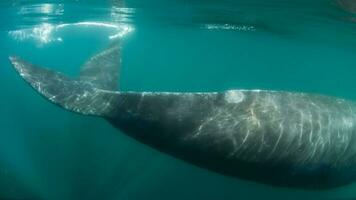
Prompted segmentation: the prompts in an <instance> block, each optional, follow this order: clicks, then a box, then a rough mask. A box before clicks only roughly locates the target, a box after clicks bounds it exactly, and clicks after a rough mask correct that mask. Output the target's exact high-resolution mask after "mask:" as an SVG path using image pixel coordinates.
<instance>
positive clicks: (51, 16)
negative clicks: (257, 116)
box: [0, 0, 356, 200]
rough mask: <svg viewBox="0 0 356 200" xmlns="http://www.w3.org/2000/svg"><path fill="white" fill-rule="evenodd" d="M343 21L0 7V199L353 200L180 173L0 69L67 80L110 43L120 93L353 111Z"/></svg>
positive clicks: (146, 6) (104, 7)
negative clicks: (223, 97)
mask: <svg viewBox="0 0 356 200" xmlns="http://www.w3.org/2000/svg"><path fill="white" fill-rule="evenodd" d="M350 2H352V0H351V1H350ZM341 5H344V6H341ZM355 13H356V12H355V8H354V9H352V8H351V7H350V6H349V7H348V8H347V7H346V6H345V3H340V2H337V1H329V0H314V1H310V0H308V1H307V0H288V1H287V0H268V1H266V0H264V1H262V0H205V1H203V0H190V1H188V0H174V1H173V0H170V1H163V0H126V1H125V2H121V1H114V0H113V1H2V2H1V3H0V18H1V23H0V63H1V66H0V85H1V99H0V111H1V114H2V115H1V118H0V199H44V200H47V199H49V200H52V199H53V200H57V199H68V200H72V199H73V200H76V199H120V200H121V199H123V200H127V199H130V200H131V199H139V200H141V199H172V200H181V199H205V200H210V199H214V200H215V199H227V200H230V199H231V200H232V199H234V200H235V199H242V200H244V199H302V198H303V199H344V198H345V199H348V198H356V185H355V184H353V185H349V186H345V187H341V188H337V189H333V190H327V191H305V190H298V189H288V188H280V187H273V186H267V185H262V184H258V183H253V182H248V181H243V180H239V179H236V178H231V177H226V176H222V175H218V174H215V173H212V172H209V171H207V170H204V169H200V168H197V167H195V166H192V165H190V164H186V163H184V162H182V161H180V160H177V159H175V158H172V157H170V156H168V155H165V154H162V153H159V152H157V151H155V150H153V149H151V148H149V147H147V146H145V145H143V144H140V143H138V142H136V141H134V140H133V139H131V138H128V137H127V136H125V135H123V134H121V133H120V131H118V130H116V129H114V128H113V127H111V125H109V124H108V123H107V122H106V121H104V120H103V119H99V118H94V117H85V116H80V115H77V114H73V113H70V112H67V111H65V110H63V109H61V108H59V107H57V106H54V105H53V104H51V103H49V102H48V101H47V100H45V99H44V98H42V97H41V96H40V95H38V94H37V93H35V92H34V91H33V90H32V89H31V88H30V87H29V86H28V85H27V84H25V83H24V81H22V80H21V78H20V77H19V76H18V75H17V74H16V73H15V72H14V70H13V69H12V68H11V66H10V63H9V61H8V56H9V55H19V56H21V57H23V58H25V59H26V60H29V61H31V62H33V63H36V64H39V65H42V66H46V67H49V68H52V69H55V70H58V71H61V72H63V73H66V74H69V75H72V76H75V75H76V74H78V72H79V69H80V65H81V64H82V63H84V62H85V61H86V60H87V59H88V58H89V57H90V56H92V55H94V54H95V53H97V52H99V51H100V50H103V49H105V47H107V46H108V45H109V44H110V43H111V42H112V41H113V40H115V39H117V38H119V39H120V40H121V41H122V65H121V70H120V71H121V75H120V76H121V78H120V88H121V90H125V91H127V90H134V91H221V90H227V89H256V88H258V89H270V90H288V91H303V92H312V93H321V94H326V95H333V96H338V97H343V98H347V99H354V100H356V87H355V85H356V79H355V77H356V56H355V55H356V14H355Z"/></svg>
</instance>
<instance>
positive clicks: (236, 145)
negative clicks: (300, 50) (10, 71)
mask: <svg viewBox="0 0 356 200" xmlns="http://www.w3.org/2000/svg"><path fill="white" fill-rule="evenodd" d="M119 49H120V48H119V47H118V46H117V45H114V46H112V47H110V48H109V49H107V50H105V51H103V52H101V53H100V54H98V55H96V56H94V57H93V58H91V59H90V60H89V61H88V62H87V63H86V64H85V65H84V66H83V68H82V71H81V75H80V78H79V79H71V78H68V77H66V76H64V75H62V74H61V73H58V72H54V71H51V70H48V69H44V68H39V67H36V66H34V65H32V64H29V63H27V62H25V61H23V60H21V59H20V58H17V57H10V60H11V62H12V64H13V66H14V68H15V69H16V70H17V71H18V73H19V74H20V75H21V76H22V77H23V78H24V79H25V80H26V81H27V82H28V83H29V84H30V85H31V86H32V87H33V88H34V89H35V90H36V91H38V92H39V93H41V94H42V95H43V96H44V97H46V98H47V99H48V100H50V101H52V102H53V103H55V104H57V105H60V106H61V107H63V108H65V109H67V110H70V111H73V112H76V113H80V114H84V115H94V116H100V117H103V118H105V119H106V120H107V121H109V122H110V123H111V124H112V125H113V126H115V127H117V128H118V129H120V130H122V131H123V132H124V133H125V134H127V135H129V136H131V137H133V138H135V139H136V140H138V141H140V142H142V143H144V144H147V145H149V146H151V147H153V148H155V149H157V150H159V151H161V152H165V153H167V154H169V155H172V156H174V157H176V158H179V159H181V160H184V161H187V162H189V163H191V164H194V165H196V166H199V167H202V168H205V169H209V170H211V171H215V172H218V173H220V174H224V175H228V176H233V177H238V178H242V179H246V180H252V181H257V182H261V183H265V184H272V185H278V186H287V187H299V188H305V189H327V188H333V187H337V186H342V185H345V184H348V183H350V182H352V181H354V180H355V178H356V177H355V175H356V171H355V170H356V167H355V166H356V145H355V144H356V137H355V136H356V135H355V134H356V126H355V125H356V123H355V122H356V115H355V112H356V104H355V103H353V102H351V101H347V100H343V99H339V98H334V97H328V96H322V95H314V94H306V93H292V92H283V91H261V90H229V91H225V92H211V93H172V92H120V91H115V90H117V84H116V83H117V78H118V75H117V74H118V65H119V60H120V54H119Z"/></svg>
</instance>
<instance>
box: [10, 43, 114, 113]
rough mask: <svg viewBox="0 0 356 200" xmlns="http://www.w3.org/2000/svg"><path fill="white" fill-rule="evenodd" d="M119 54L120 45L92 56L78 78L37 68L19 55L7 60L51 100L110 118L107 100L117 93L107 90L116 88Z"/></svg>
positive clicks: (110, 99) (109, 107)
mask: <svg viewBox="0 0 356 200" xmlns="http://www.w3.org/2000/svg"><path fill="white" fill-rule="evenodd" d="M118 56H119V47H110V48H109V49H107V50H105V51H103V52H101V53H99V54H97V55H95V56H94V57H92V58H91V59H90V60H89V61H88V62H87V63H86V64H85V65H84V66H83V68H82V70H81V75H80V77H79V78H78V79H72V78H69V77H67V76H65V75H64V74H62V73H60V72H55V71H53V70H50V69H46V68H42V67H37V66H35V65H33V64H31V63H28V62H26V61H24V60H22V59H21V58H19V57H15V56H10V57H9V59H10V61H11V63H12V65H13V66H14V68H15V69H16V71H17V72H18V73H19V74H20V76H21V77H22V78H23V79H24V80H25V81H26V82H27V83H29V84H30V85H31V86H32V87H33V88H34V89H35V90H36V91H37V92H39V93H40V94H42V95H43V96H44V97H45V98H46V99H48V100H50V101H51V102H53V103H55V104H57V105H59V106H61V107H64V108H65V109H67V110H70V111H73V112H76V113H80V114H84V115H95V116H102V117H109V116H110V113H112V112H111V110H112V109H115V108H114V106H115V105H113V104H112V103H110V102H114V101H113V98H115V97H116V96H117V95H113V94H116V92H113V91H110V90H114V89H117V88H118V84H117V82H118V76H119V75H118V68H119V66H118V65H119V61H120V60H119V57H118ZM114 68H116V69H114ZM117 94H118V93H117ZM103 102H106V103H105V105H103Z"/></svg>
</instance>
